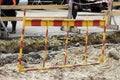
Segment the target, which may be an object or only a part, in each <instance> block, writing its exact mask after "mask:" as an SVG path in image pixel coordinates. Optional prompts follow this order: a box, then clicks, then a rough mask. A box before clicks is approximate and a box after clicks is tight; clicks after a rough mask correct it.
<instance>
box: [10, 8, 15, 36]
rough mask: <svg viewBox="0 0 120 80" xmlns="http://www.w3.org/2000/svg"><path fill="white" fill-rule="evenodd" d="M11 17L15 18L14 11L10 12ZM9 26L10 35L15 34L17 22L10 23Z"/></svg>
mask: <svg viewBox="0 0 120 80" xmlns="http://www.w3.org/2000/svg"><path fill="white" fill-rule="evenodd" d="M11 16H12V17H16V12H15V10H11ZM11 24H12V31H11V32H10V33H13V34H14V33H16V24H17V21H11Z"/></svg>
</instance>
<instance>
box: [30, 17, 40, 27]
mask: <svg viewBox="0 0 120 80" xmlns="http://www.w3.org/2000/svg"><path fill="white" fill-rule="evenodd" d="M31 24H32V26H41V20H37V19H33V20H32V21H31Z"/></svg>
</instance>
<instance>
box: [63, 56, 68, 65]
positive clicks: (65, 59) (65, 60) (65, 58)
mask: <svg viewBox="0 0 120 80" xmlns="http://www.w3.org/2000/svg"><path fill="white" fill-rule="evenodd" d="M66 62H67V56H65V57H64V65H66Z"/></svg>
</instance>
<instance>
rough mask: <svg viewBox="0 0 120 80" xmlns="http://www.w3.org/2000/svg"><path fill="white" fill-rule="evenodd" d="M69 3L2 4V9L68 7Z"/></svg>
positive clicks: (0, 7)
mask: <svg viewBox="0 0 120 80" xmlns="http://www.w3.org/2000/svg"><path fill="white" fill-rule="evenodd" d="M67 8H68V5H16V6H13V5H1V6H0V9H67Z"/></svg>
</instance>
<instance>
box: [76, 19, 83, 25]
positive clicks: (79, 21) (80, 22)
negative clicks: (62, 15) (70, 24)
mask: <svg viewBox="0 0 120 80" xmlns="http://www.w3.org/2000/svg"><path fill="white" fill-rule="evenodd" d="M82 21H83V20H77V21H75V22H74V25H75V26H82Z"/></svg>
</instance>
